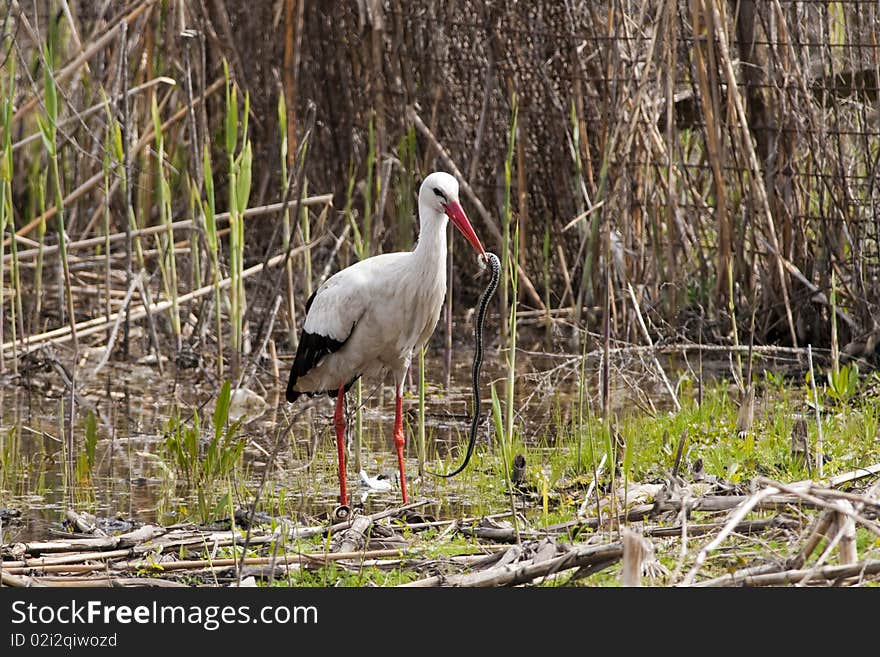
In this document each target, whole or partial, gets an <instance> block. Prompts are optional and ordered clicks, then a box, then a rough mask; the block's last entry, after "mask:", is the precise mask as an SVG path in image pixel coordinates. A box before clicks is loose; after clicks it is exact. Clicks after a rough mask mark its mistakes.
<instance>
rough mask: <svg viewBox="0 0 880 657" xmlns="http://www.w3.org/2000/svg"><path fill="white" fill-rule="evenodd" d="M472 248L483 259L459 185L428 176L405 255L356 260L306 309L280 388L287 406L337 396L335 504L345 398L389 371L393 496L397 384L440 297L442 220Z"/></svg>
mask: <svg viewBox="0 0 880 657" xmlns="http://www.w3.org/2000/svg"><path fill="white" fill-rule="evenodd" d="M447 217H448V218H449V219H451V220H452V223H453V224H455V226H456V228H458V229H459V230H460V231H461V232H462V234H464V236H465V237H466V238H467V240H468V241H469V242H470V243H471V245H473V247H474V248H475V249H476V250H477V251H478V252H479V253H480V255H481V256H482V257H483V258H485V257H486V252H485V251H484V250H483V246H482V245H481V244H480V240H479V239H478V238H477V235H476V233H474V229H473V227H472V226H471V223H470V221H468V218H467V215H466V214H465V213H464V210H463V209H462V207H461V205H460V204H459V201H458V181H457V180H456V179H455V178H453V177H452V176H451V175H449V174H448V173H443V172H439V171H438V172H435V173H432V174H431V175H430V176H428V177H427V178H425V180H424V182H422V186H421V188H420V189H419V224H420V226H419V240H418V244H417V245H416V247H415V249H413V250H412V251H410V252H406V253H386V254H383V255H377V256H374V257H372V258H367V259H366V260H361V261H360V262H357V263H355V264H353V265H351V266H350V267H347V268H345V269H343V270H342V271H340V272H337V273H336V274H334V275H333V276H331V277H330V278H328V279H327V280H326V281H325V282H324V284H323V285H321V287H319V288H318V289H317V290H315V293H314V294H312V296H311V298H309V300H308V301H307V302H306V319H305V322H303V326H302V332H301V335H300V339H299V346H298V347H297V350H296V357H295V358H294V361H293V366H292V367H291V370H290V379H289V380H288V383H287V401H289V402H294V401H296V400H297V398H299V396H300V395H301V394H309V395H316V394H321V393H327V394H329V395H330V396H331V397H334V396H335V397H336V412H335V414H334V426H335V429H336V451H337V456H338V459H339V501H340V503H341V504H343V505H346V504H348V493H347V489H346V485H345V417H344V404H343V400H344V396H345V393H346V392H347V391H348V389H349V388H350V387H351V385H352V384H353V383H354V382H355V381H356V380H357V379H358V377H361V376H364V377H367V378H376V377H384V376H385V374H386V373H388V372H391V374H392V376H393V377H394V385H395V391H396V406H397V408H396V413H395V416H394V443H395V445H396V447H397V461H398V467H399V468H400V491H401V494H402V496H403V502H404V504H406V502H407V495H406V477H405V475H404V464H403V448H404V445H405V444H406V438H405V436H404V433H403V410H402V403H401V394H402V393H403V382H404V377H405V376H406V372H407V369H408V368H409V365H410V361H411V360H412V355H413V351H414V350H416V349H421V347H422V346H423V345H424V344H425V343H426V342H427V341H428V339H429V338H430V337H431V334H432V333H433V332H434V327H435V326H436V325H437V319H438V318H439V317H440V308H441V306H442V305H443V297H444V296H445V294H446V218H447Z"/></svg>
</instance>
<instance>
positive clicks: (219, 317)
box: [202, 144, 223, 378]
mask: <svg viewBox="0 0 880 657" xmlns="http://www.w3.org/2000/svg"><path fill="white" fill-rule="evenodd" d="M203 169H204V171H205V200H204V202H203V203H202V215H203V216H204V220H205V241H206V242H207V244H208V253H209V254H210V256H211V279H212V282H213V284H214V319H215V322H216V324H215V331H216V333H217V376H218V377H221V378H222V377H223V308H222V307H221V304H220V279H221V278H222V273H221V271H220V239H219V237H218V235H217V219H216V205H215V203H214V174H213V172H212V169H211V152H210V151H209V150H208V146H207V144H206V145H205V152H204V155H203Z"/></svg>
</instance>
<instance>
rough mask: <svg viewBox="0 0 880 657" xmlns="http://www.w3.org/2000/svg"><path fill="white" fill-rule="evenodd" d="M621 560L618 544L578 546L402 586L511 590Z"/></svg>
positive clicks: (621, 550)
mask: <svg viewBox="0 0 880 657" xmlns="http://www.w3.org/2000/svg"><path fill="white" fill-rule="evenodd" d="M622 556H623V546H622V545H621V544H620V543H619V542H615V543H609V544H607V545H600V546H592V545H586V546H579V547H577V548H572V549H571V550H570V551H569V552H567V553H565V554H563V555H561V556H558V557H554V558H552V559H547V560H545V561H541V562H540V563H533V562H531V561H529V562H527V563H525V564H518V565H504V566H500V567H496V568H490V569H489V570H486V571H483V572H478V573H471V574H467V575H450V576H448V577H443V576H434V577H428V578H426V579H422V580H416V581H415V582H408V583H406V584H401V586H402V587H426V586H464V587H488V586H514V585H517V584H525V583H527V582H531V581H532V580H535V579H537V578H539V577H546V576H548V575H552V574H555V573H559V572H561V571H564V570H570V569H573V568H584V567H588V566H592V565H598V564H602V565H603V566H608V565H611V564H612V563H614V562H615V561H617V560H618V559H620V558H621V557H622Z"/></svg>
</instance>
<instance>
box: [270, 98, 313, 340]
mask: <svg viewBox="0 0 880 657" xmlns="http://www.w3.org/2000/svg"><path fill="white" fill-rule="evenodd" d="M278 132H279V137H280V140H281V147H280V156H281V194H282V197H285V196H286V194H287V188H288V186H289V185H290V173H289V172H288V170H287V157H288V149H289V148H290V145H289V144H288V143H287V103H286V102H285V100H284V89H281V92H280V93H279V94H278ZM282 222H283V225H282V237H283V240H284V241H283V247H284V250H285V251H287V249H288V248H289V247H290V240H291V239H292V237H293V231H292V229H291V224H290V208H285V209H284V216H283V217H282ZM305 247H306V252H305V253H304V254H303V260H304V262H306V263H308V264H309V266H311V261H312V256H311V253H310V252H309V247H308V241H305ZM285 276H286V279H287V285H286V287H287V290H286V293H287V298H286V301H287V308H288V312H289V313H290V340H291V346H294V345H293V341H295V340H296V330H295V328H296V297H295V294H294V284H293V280H294V279H293V259H292V258H289V259H288V260H287V264H286V270H285ZM310 279H311V276H310V277H309V281H308V283H309V285H311V280H310ZM306 298H308V296H307V297H306Z"/></svg>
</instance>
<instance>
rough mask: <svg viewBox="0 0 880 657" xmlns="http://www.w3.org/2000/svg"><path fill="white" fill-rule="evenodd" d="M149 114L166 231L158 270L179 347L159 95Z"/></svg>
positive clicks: (177, 308)
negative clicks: (153, 135) (169, 302)
mask: <svg viewBox="0 0 880 657" xmlns="http://www.w3.org/2000/svg"><path fill="white" fill-rule="evenodd" d="M150 113H151V115H152V117H153V128H154V130H155V133H156V151H157V166H158V172H157V173H158V176H157V178H158V181H159V184H158V186H157V199H156V201H157V204H158V206H159V216H160V218H161V221H162V225H164V226H165V229H166V232H165V233H164V234H161V235H157V237H156V239H157V241H158V243H159V253H160V254H161V257H160V258H159V270H160V272H161V273H162V285H163V286H164V288H165V296H166V298H168V299H170V300H171V330H172V331H173V333H174V337H175V339H176V341H177V348H178V349H180V347H181V342H180V340H181V332H180V307H179V305H178V302H177V296H178V294H177V258H176V256H175V253H174V229H173V228H172V227H171V223H172V214H171V186H170V185H169V184H168V176H167V175H166V173H165V139H164V136H163V135H162V120H161V119H160V118H159V106H158V105H157V104H156V96H153V98H152V103H151V105H150Z"/></svg>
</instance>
